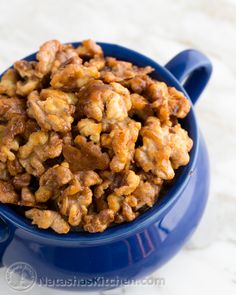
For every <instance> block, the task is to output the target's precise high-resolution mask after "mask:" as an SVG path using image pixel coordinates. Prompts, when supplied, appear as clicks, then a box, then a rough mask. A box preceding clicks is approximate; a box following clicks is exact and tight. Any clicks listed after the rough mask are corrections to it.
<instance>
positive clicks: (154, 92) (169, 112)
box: [146, 81, 190, 122]
mask: <svg viewBox="0 0 236 295" xmlns="http://www.w3.org/2000/svg"><path fill="white" fill-rule="evenodd" d="M146 95H147V96H148V98H149V99H150V100H151V101H152V108H153V109H154V110H155V111H156V112H157V115H158V118H159V119H160V120H161V122H169V120H170V116H175V117H177V118H184V117H185V116H186V115H187V114H188V112H189V110H190V102H189V101H188V99H187V98H186V97H185V96H184V95H183V94H182V93H181V92H179V91H178V90H176V89H175V88H174V87H168V86H167V85H166V84H165V83H164V82H158V81H152V82H151V83H149V85H148V87H147V89H146Z"/></svg>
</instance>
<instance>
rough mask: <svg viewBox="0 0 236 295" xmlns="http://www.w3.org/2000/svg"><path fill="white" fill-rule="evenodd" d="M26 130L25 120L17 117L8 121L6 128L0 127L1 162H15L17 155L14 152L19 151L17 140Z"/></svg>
mask: <svg viewBox="0 0 236 295" xmlns="http://www.w3.org/2000/svg"><path fill="white" fill-rule="evenodd" d="M24 130H25V118H24V117H23V116H18V115H17V116H15V117H13V118H12V119H11V120H10V121H8V123H7V125H6V126H2V125H0V160H1V161H2V162H6V161H7V160H10V161H13V160H14V159H15V154H14V153H13V152H12V151H17V150H18V149H19V143H18V140H17V139H16V138H15V137H16V136H17V135H18V134H21V133H23V132H24Z"/></svg>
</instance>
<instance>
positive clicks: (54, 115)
mask: <svg viewBox="0 0 236 295" xmlns="http://www.w3.org/2000/svg"><path fill="white" fill-rule="evenodd" d="M27 105H28V110H27V111H28V114H29V116H30V117H32V118H35V119H36V121H37V123H38V124H39V126H40V127H41V128H42V129H45V130H54V131H56V132H67V131H69V130H71V123H72V122H73V117H72V115H73V113H74V111H75V107H74V106H73V105H72V104H70V103H69V101H68V97H67V95H66V94H65V93H64V92H61V91H59V90H47V89H45V90H42V91H41V93H40V95H39V93H38V92H37V91H33V92H31V94H30V95H29V97H28V102H27Z"/></svg>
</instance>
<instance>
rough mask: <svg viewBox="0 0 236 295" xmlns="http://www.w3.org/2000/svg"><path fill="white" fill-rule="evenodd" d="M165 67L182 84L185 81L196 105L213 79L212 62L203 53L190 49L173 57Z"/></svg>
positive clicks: (187, 90) (186, 88)
mask: <svg viewBox="0 0 236 295" xmlns="http://www.w3.org/2000/svg"><path fill="white" fill-rule="evenodd" d="M165 67H166V69H167V70H168V71H170V72H171V73H172V74H173V76H174V77H175V78H176V79H177V80H178V81H179V82H180V83H182V82H183V81H184V83H183V87H184V89H185V90H186V92H187V93H188V95H189V96H190V99H191V101H192V103H193V104H195V103H196V102H197V100H198V98H199V96H200V95H201V93H202V91H203V90H204V88H205V87H206V85H207V83H208V81H209V79H210V77H211V73H212V64H211V62H210V60H209V59H208V58H207V57H206V56H205V55H204V54H202V53H201V52H199V51H197V50H194V49H188V50H184V51H182V52H180V53H179V54H177V55H176V56H175V57H173V58H172V59H171V60H170V61H169V62H168V63H167V64H166V65H165Z"/></svg>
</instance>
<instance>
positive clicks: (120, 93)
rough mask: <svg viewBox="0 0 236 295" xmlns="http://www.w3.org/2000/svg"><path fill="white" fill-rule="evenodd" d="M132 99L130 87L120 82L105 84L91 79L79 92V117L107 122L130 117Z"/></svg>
mask: <svg viewBox="0 0 236 295" xmlns="http://www.w3.org/2000/svg"><path fill="white" fill-rule="evenodd" d="M130 108H131V100H130V95H129V91H128V89H126V88H125V87H123V86H122V85H120V84H118V83H111V84H110V85H106V84H104V83H103V82H102V81H91V82H89V83H88V84H87V85H86V86H84V87H83V88H81V90H80V91H79V93H78V112H79V117H82V116H84V115H86V116H87V117H88V118H91V119H94V120H96V121H98V122H101V121H102V120H103V119H104V121H106V123H112V122H116V121H122V120H124V119H125V118H127V117H128V111H129V110H130Z"/></svg>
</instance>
